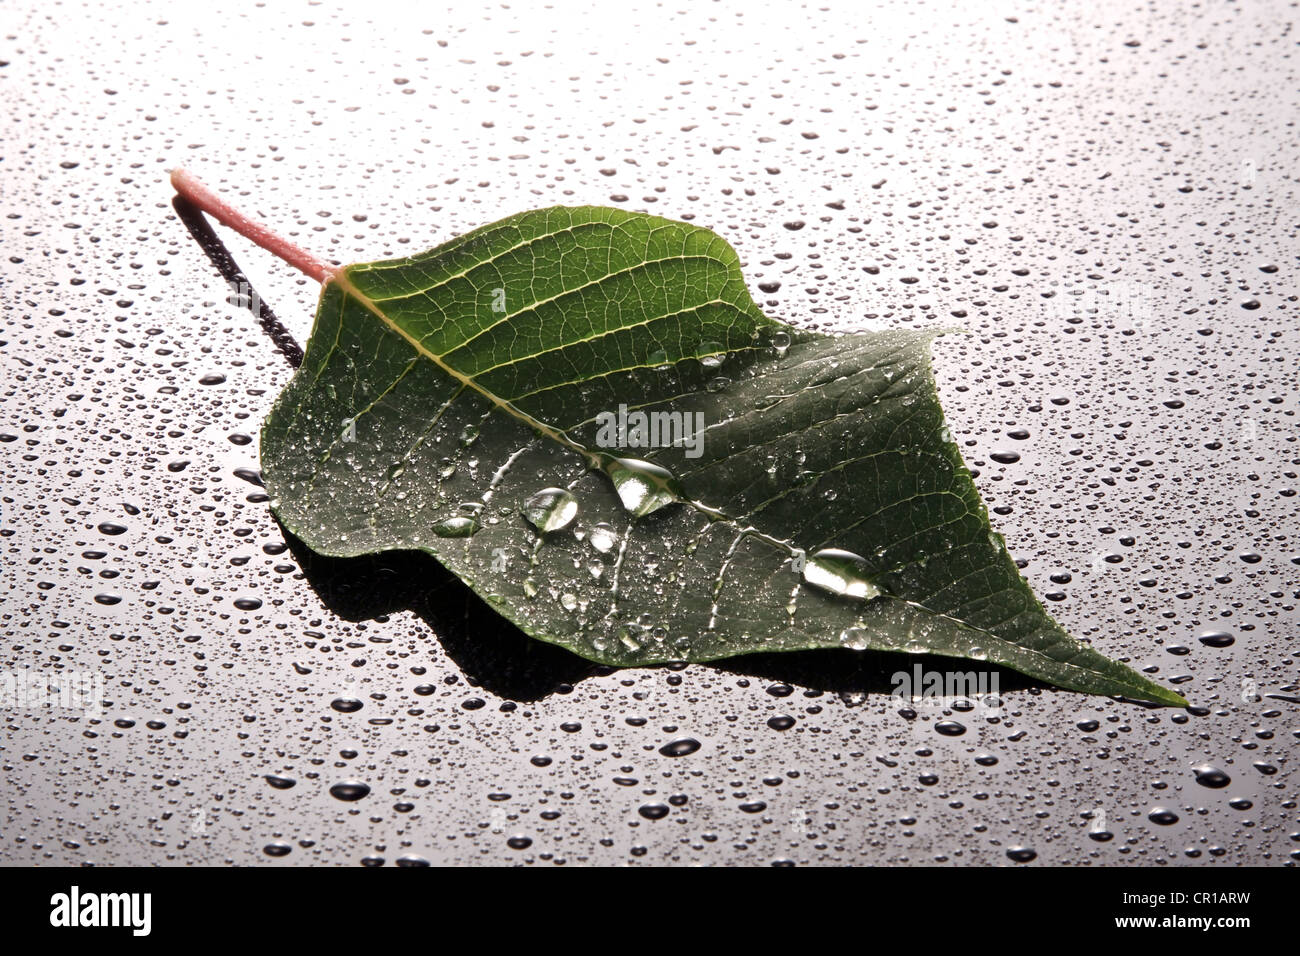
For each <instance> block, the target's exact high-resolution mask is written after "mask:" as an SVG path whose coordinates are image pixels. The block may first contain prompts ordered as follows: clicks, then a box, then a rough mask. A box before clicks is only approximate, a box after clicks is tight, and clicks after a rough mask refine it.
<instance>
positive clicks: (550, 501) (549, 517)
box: [522, 488, 578, 534]
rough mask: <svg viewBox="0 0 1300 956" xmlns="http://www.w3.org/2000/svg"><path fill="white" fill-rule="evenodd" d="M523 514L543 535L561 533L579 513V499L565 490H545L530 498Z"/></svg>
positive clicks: (525, 503) (526, 502)
mask: <svg viewBox="0 0 1300 956" xmlns="http://www.w3.org/2000/svg"><path fill="white" fill-rule="evenodd" d="M522 513H523V516H524V517H525V518H526V519H528V523H529V524H531V525H532V526H533V527H534V528H536V529H537V530H538V531H540V532H542V534H546V533H547V532H549V531H559V530H560V529H561V528H563V527H565V526H567V525H568V524H569V522H570V521H572V520H573V516H574V515H576V514H577V513H578V499H577V498H575V497H573V495H572V494H571V493H569V492H568V491H565V490H564V489H563V488H543V489H542V490H541V491H538V492H536V493H534V494H532V495H530V496H529V497H528V500H527V501H525V502H524V506H523V509H522Z"/></svg>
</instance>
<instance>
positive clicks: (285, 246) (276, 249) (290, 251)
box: [171, 168, 338, 282]
mask: <svg viewBox="0 0 1300 956" xmlns="http://www.w3.org/2000/svg"><path fill="white" fill-rule="evenodd" d="M171 181H172V187H173V188H174V189H175V190H176V192H177V193H179V194H180V195H181V196H183V197H184V198H185V199H188V200H189V201H190V202H192V203H193V204H194V205H196V206H198V207H199V208H200V209H202V210H203V211H204V212H205V213H207V214H208V215H209V216H211V217H212V218H213V219H216V220H217V221H218V222H220V223H221V224H222V225H225V226H229V227H230V228H231V229H233V230H235V232H237V233H239V234H240V235H241V236H243V237H244V238H245V239H248V240H250V241H252V242H255V243H257V245H259V246H261V247H262V248H263V249H265V250H266V251H267V252H270V253H273V254H274V255H276V256H278V257H279V258H281V259H283V260H284V261H285V262H287V263H288V264H289V265H291V266H293V267H294V268H295V269H297V270H298V271H299V272H301V273H303V274H304V275H307V276H310V277H311V278H313V279H315V280H316V281H317V282H325V281H327V280H329V279H330V278H331V277H332V276H333V275H334V273H335V272H336V271H337V268H338V267H337V266H334V265H331V264H330V263H327V262H322V261H321V260H320V259H317V258H316V257H315V256H314V255H312V254H311V253H310V252H308V251H307V250H305V249H302V248H300V247H298V246H296V245H294V243H292V242H290V241H289V240H288V239H286V238H284V237H283V236H281V235H278V234H276V233H274V232H272V231H271V230H270V229H268V228H267V227H266V226H264V225H262V223H260V222H257V221H256V220H253V219H250V218H249V217H248V216H246V215H244V213H242V212H240V211H239V210H238V209H236V208H235V207H234V206H232V205H230V204H229V203H228V202H226V201H225V200H224V199H222V198H221V197H220V196H218V195H217V194H216V193H215V192H214V191H213V190H212V189H211V188H210V187H209V186H207V185H206V184H204V183H203V182H202V181H200V180H199V179H198V178H196V177H195V176H194V175H192V174H191V173H190V172H189V171H188V170H186V169H184V168H177V169H173V170H172V172H171Z"/></svg>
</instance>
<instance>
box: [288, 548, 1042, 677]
mask: <svg viewBox="0 0 1300 956" xmlns="http://www.w3.org/2000/svg"><path fill="white" fill-rule="evenodd" d="M281 530H282V531H284V537H285V542H286V543H287V544H288V546H289V550H290V551H291V552H292V554H293V557H294V559H295V561H296V562H297V564H298V567H299V568H301V569H302V572H303V576H304V577H305V578H306V580H307V583H308V585H309V586H310V587H311V588H312V590H313V591H315V593H316V595H317V597H319V598H320V600H321V602H322V603H323V604H325V606H326V607H328V608H329V609H330V611H331V612H332V613H334V614H336V615H338V616H339V617H341V618H343V619H344V620H347V621H353V622H358V621H370V620H375V619H383V618H385V617H386V616H387V615H390V614H395V613H398V612H401V611H411V612H412V613H414V614H415V615H416V616H417V617H419V618H420V619H421V620H422V621H423V622H424V623H425V625H427V626H428V628H429V629H430V631H431V634H430V636H431V637H436V638H437V639H438V641H439V642H440V643H441V645H442V648H443V650H444V651H445V652H446V653H447V656H448V657H450V658H451V659H452V661H453V662H454V663H455V664H456V666H457V667H459V668H460V669H461V671H462V672H463V673H464V675H465V677H466V679H467V680H468V681H469V682H470V683H471V684H472V685H474V686H478V687H482V688H483V689H484V690H487V691H489V692H490V693H493V694H495V695H497V696H498V697H502V698H504V699H506V700H513V701H517V702H521V703H523V702H527V701H535V700H541V699H543V698H545V697H549V696H550V695H551V694H555V693H567V692H568V691H570V690H572V688H573V686H574V685H575V684H577V683H579V682H580V681H582V680H584V679H586V678H587V677H591V676H594V675H596V674H602V673H604V674H608V673H610V672H611V671H612V670H613V669H612V668H610V667H607V666H605V665H601V664H595V663H593V662H591V661H588V660H586V659H584V658H581V657H579V656H578V655H576V654H574V653H572V652H570V651H567V650H565V649H564V648H562V647H558V646H556V645H554V644H547V643H546V642H544V641H539V640H534V639H533V638H531V637H529V636H528V635H526V634H525V633H524V632H523V631H521V630H519V628H517V627H515V626H514V625H513V624H511V623H510V622H509V621H507V620H506V619H505V618H503V617H501V616H500V615H499V614H498V613H497V612H496V611H495V610H493V609H492V607H491V606H490V605H488V604H487V603H486V602H485V601H483V600H482V599H481V598H480V597H479V596H478V595H477V594H475V593H474V592H473V590H471V589H470V588H469V587H467V586H466V585H465V584H464V583H463V582H462V581H461V580H460V579H459V578H457V577H456V576H455V575H454V574H452V573H451V572H450V571H448V570H447V569H446V568H444V567H443V566H442V565H441V564H439V563H438V562H437V561H436V560H435V559H434V558H433V557H431V556H430V555H427V554H425V553H424V552H422V551H385V552H381V553H378V554H371V555H364V556H362V557H357V558H330V557H325V556H322V555H319V554H316V553H315V552H313V551H312V550H311V549H310V548H308V547H307V546H306V545H305V544H303V543H302V542H301V541H299V540H298V539H297V538H295V537H294V536H293V535H292V534H290V533H289V532H288V531H287V530H285V529H284V528H283V526H281ZM917 663H919V664H920V665H921V666H922V668H924V669H925V670H927V671H938V672H941V673H946V672H949V671H953V670H969V669H971V668H972V667H974V666H975V662H972V661H957V660H953V659H952V658H945V657H937V656H933V655H924V654H921V655H904V654H896V653H890V652H886V651H853V650H847V649H845V650H833V649H832V650H810V651H790V652H784V653H761V654H746V655H743V656H740V657H733V658H728V659H727V660H722V661H714V662H712V663H710V664H708V665H705V666H709V667H713V668H715V669H717V670H719V671H723V672H727V673H732V674H736V675H738V676H742V677H749V678H753V679H756V680H762V681H768V682H771V683H774V684H791V685H795V686H798V687H803V688H806V689H808V690H813V691H821V692H823V693H835V694H845V695H856V694H863V695H876V694H880V695H886V696H887V695H889V694H890V693H891V692H892V691H893V690H894V689H895V687H896V686H897V685H896V682H895V681H894V679H893V675H894V674H896V673H897V672H899V671H907V672H908V673H911V672H912V668H913V666H914V665H915V664H917ZM979 667H980V668H981V669H985V670H988V671H990V672H992V673H996V674H997V684H996V687H997V689H998V690H999V691H1007V690H1020V689H1023V688H1026V687H1040V686H1044V685H1042V684H1041V683H1039V682H1037V681H1034V680H1032V679H1031V678H1027V677H1024V676H1023V675H1021V674H1017V673H1015V672H1014V671H1009V670H1006V669H1004V668H1001V667H996V666H994V665H990V664H980V665H979Z"/></svg>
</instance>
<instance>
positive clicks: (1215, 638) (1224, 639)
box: [1196, 631, 1237, 647]
mask: <svg viewBox="0 0 1300 956" xmlns="http://www.w3.org/2000/svg"><path fill="white" fill-rule="evenodd" d="M1196 639H1197V640H1198V641H1200V642H1201V643H1202V644H1204V645H1205V646H1206V647H1231V646H1232V645H1233V644H1235V643H1236V641H1237V639H1236V638H1235V637H1233V636H1232V635H1231V634H1230V633H1229V632H1227V631H1202V632H1201V633H1199V634H1197V635H1196Z"/></svg>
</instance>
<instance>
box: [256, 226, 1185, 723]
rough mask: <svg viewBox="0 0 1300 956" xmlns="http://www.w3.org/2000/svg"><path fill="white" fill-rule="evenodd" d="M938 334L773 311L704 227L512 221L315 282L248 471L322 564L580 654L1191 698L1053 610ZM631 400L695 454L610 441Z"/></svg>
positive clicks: (618, 660)
mask: <svg viewBox="0 0 1300 956" xmlns="http://www.w3.org/2000/svg"><path fill="white" fill-rule="evenodd" d="M930 338H931V333H925V332H917V331H891V332H878V333H864V334H858V335H848V336H825V335H819V334H812V333H806V332H800V331H797V330H795V329H793V328H790V327H789V326H786V325H783V324H782V323H779V322H776V321H774V320H772V319H769V318H767V317H766V316H764V315H763V314H762V313H761V312H760V311H759V309H758V307H757V306H756V305H755V304H754V302H753V300H752V299H751V298H750V296H749V293H748V292H747V291H746V289H745V285H744V280H743V277H742V274H741V270H740V267H739V263H738V261H737V258H736V254H735V252H734V251H733V250H732V249H731V247H730V246H729V245H728V244H727V243H726V242H725V241H723V240H722V239H721V238H720V237H719V236H717V235H716V234H714V233H712V232H710V231H708V230H706V229H701V228H699V227H695V226H691V225H687V224H684V223H678V222H671V221H668V220H664V219H659V218H655V217H651V216H646V215H640V214H634V213H627V212H623V211H620V210H614V209H603V208H596V207H582V208H553V209H545V210H539V211H536V212H529V213H524V214H521V215H518V216H512V217H510V218H509V219H505V220H502V221H501V222H498V223H495V224H493V225H491V226H487V227H484V228H482V229H479V230H476V231H475V232H472V233H469V234H468V235H466V236H463V237H461V238H459V239H457V240H454V241H452V242H449V243H447V244H445V245H443V246H439V247H438V248H436V249H433V250H431V251H429V252H427V253H424V254H422V255H418V256H413V257H411V258H409V259H402V260H396V261H389V262H377V263H370V264H361V265H353V266H349V267H347V268H345V269H343V270H342V271H341V272H340V273H339V274H337V275H336V276H335V277H334V278H332V279H330V280H329V281H328V282H327V283H326V284H325V286H324V287H323V290H322V293H321V298H320V307H319V311H318V314H317V318H316V326H315V329H314V330H313V333H312V337H311V340H310V342H309V344H308V347H307V353H306V358H305V360H304V362H303V365H302V368H301V369H300V370H299V371H298V373H297V375H296V376H295V378H294V379H293V381H292V383H290V385H289V386H288V387H287V388H286V389H285V391H284V393H283V394H282V395H281V396H280V398H279V400H278V401H277V402H276V405H275V407H274V409H273V411H272V412H271V415H270V416H269V418H268V419H267V421H266V424H265V427H264V429H263V432H262V465H263V473H264V477H265V480H266V484H267V488H268V489H269V491H270V493H271V495H272V499H273V502H274V505H273V506H274V509H275V512H276V514H277V515H278V516H279V517H280V519H281V521H283V522H284V524H285V526H286V527H287V528H288V529H289V530H290V531H291V532H293V533H294V534H295V535H297V536H298V537H299V538H301V539H302V540H303V541H304V542H305V543H306V544H307V545H308V546H309V547H311V548H312V549H313V550H315V551H317V552H320V553H322V554H328V555H335V556H352V555H360V554H366V553H370V552H375V551H382V550H387V549H397V548H403V549H410V548H418V549H422V550H424V551H427V552H428V553H430V554H432V555H433V556H434V557H436V558H437V559H438V560H439V561H440V562H442V563H443V564H444V565H445V566H446V567H448V568H449V569H451V570H452V571H453V572H455V573H456V574H457V575H458V576H459V577H460V578H461V579H463V580H464V581H465V582H466V583H467V584H469V585H470V586H471V587H472V588H473V589H474V590H475V591H476V592H478V594H479V595H481V596H482V597H483V598H484V599H485V600H487V601H488V602H489V603H490V604H491V605H492V606H493V607H495V608H496V609H497V610H498V611H499V612H500V613H501V614H502V615H504V616H505V617H506V618H508V619H509V620H511V621H513V622H514V623H515V624H517V625H518V626H519V627H520V628H522V629H523V630H524V631H526V632H527V633H528V634H531V635H533V636H534V637H537V638H540V639H542V640H545V641H550V642H553V643H556V644H560V645H562V646H564V647H567V648H569V649H570V650H572V651H574V652H576V653H578V654H580V655H582V656H583V657H587V658H590V659H592V660H596V661H602V662H606V663H609V664H615V665H635V664H649V663H657V662H665V661H680V660H688V661H707V660H713V659H717V658H722V657H729V656H733V655H738V654H745V653H751V652H757V651H784V650H802V649H810V648H827V647H850V648H859V649H865V648H874V649H884V650H897V651H909V652H926V653H933V654H941V655H947V656H951V657H959V658H970V659H973V660H978V661H989V662H993V663H997V664H1002V665H1006V666H1007V667H1010V668H1013V669H1015V670H1017V671H1021V672H1023V673H1025V674H1028V675H1031V676H1033V677H1036V678H1039V679H1041V680H1044V681H1047V682H1050V683H1052V684H1056V685H1058V686H1060V687H1065V688H1071V689H1075V690H1080V691H1086V692H1089V693H1098V694H1112V695H1122V696H1127V697H1132V698H1137V699H1142V700H1148V701H1154V702H1159V703H1166V704H1178V705H1181V704H1184V703H1185V701H1183V699H1182V698H1181V697H1179V696H1178V695H1177V694H1175V693H1173V692H1172V691H1169V690H1167V689H1165V688H1163V687H1161V686H1159V685H1157V684H1154V683H1152V682H1151V681H1149V680H1147V679H1146V678H1144V677H1142V676H1140V675H1139V674H1137V673H1135V672H1134V671H1133V670H1131V669H1130V668H1128V667H1125V666H1124V665H1122V664H1119V663H1116V662H1114V661H1111V660H1108V659H1107V658H1105V657H1104V656H1102V655H1101V654H1099V653H1097V652H1096V651H1094V650H1092V649H1091V648H1090V647H1089V646H1087V645H1085V644H1082V643H1080V642H1078V641H1076V640H1074V639H1073V638H1071V637H1070V636H1069V635H1068V634H1066V633H1065V632H1064V631H1063V630H1062V629H1061V628H1060V627H1059V626H1058V625H1057V624H1056V623H1055V622H1054V621H1053V620H1052V619H1051V617H1050V616H1049V615H1048V614H1047V613H1046V612H1045V611H1044V610H1043V608H1042V606H1041V605H1040V604H1039V602H1038V601H1037V599H1036V598H1035V597H1034V595H1033V593H1032V592H1031V590H1030V588H1029V586H1028V585H1027V584H1026V583H1025V581H1024V580H1023V579H1022V578H1021V576H1020V574H1019V572H1018V570H1017V569H1016V566H1015V564H1014V562H1013V561H1012V559H1011V557H1010V556H1009V555H1008V554H1007V551H1006V548H1005V545H1004V543H1003V541H1002V538H1001V536H1000V535H997V534H996V533H994V532H993V531H992V530H991V529H990V527H989V523H988V517H987V514H986V512H985V509H984V507H983V505H982V503H981V502H980V500H979V498H978V495H977V494H976V490H975V487H974V485H973V483H972V482H971V479H970V474H969V472H968V471H967V470H966V468H965V466H964V465H963V463H962V460H961V455H960V453H959V451H958V450H957V448H956V446H955V445H954V444H953V443H952V442H951V441H950V440H949V439H948V437H947V432H946V429H945V427H944V420H943V413H942V409H941V408H940V406H939V401H938V396H937V394H936V391H935V385H934V381H933V378H932V375H931V372H930V366H929V346H930ZM620 406H626V410H627V412H628V413H632V412H636V411H641V412H647V413H651V412H674V413H679V414H688V415H689V416H690V418H689V421H690V422H696V421H702V422H703V425H704V428H703V431H702V432H701V433H700V434H701V435H702V440H700V441H699V442H698V444H696V443H695V442H679V443H678V445H677V446H675V447H673V446H670V447H653V448H645V447H627V440H626V439H627V438H628V437H629V436H626V435H625V436H624V438H625V442H624V445H623V447H604V446H603V445H602V438H605V439H608V437H609V434H608V428H607V427H605V429H604V432H602V426H607V424H608V422H607V420H606V419H605V418H602V415H604V414H614V415H616V414H617V413H618V412H619V408H620ZM696 416H702V418H697V417H696ZM632 424H633V425H635V419H633V420H632ZM633 437H634V436H633ZM678 437H680V435H679V436H678ZM622 459H636V460H637V461H633V462H630V463H629V462H626V461H623V460H622ZM638 462H643V463H648V464H641V463H638ZM570 496H571V497H570ZM840 552H849V554H847V555H844V554H841V553H840ZM801 568H802V570H800V569H801Z"/></svg>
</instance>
